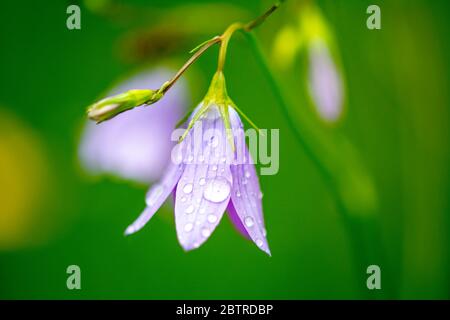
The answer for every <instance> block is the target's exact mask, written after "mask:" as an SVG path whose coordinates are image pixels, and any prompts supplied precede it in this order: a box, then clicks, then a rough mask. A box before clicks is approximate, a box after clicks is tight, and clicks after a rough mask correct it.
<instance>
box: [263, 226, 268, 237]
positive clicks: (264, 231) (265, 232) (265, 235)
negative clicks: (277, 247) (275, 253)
mask: <svg viewBox="0 0 450 320" xmlns="http://www.w3.org/2000/svg"><path fill="white" fill-rule="evenodd" d="M263 236H264V237H267V230H266V228H264V229H263Z"/></svg>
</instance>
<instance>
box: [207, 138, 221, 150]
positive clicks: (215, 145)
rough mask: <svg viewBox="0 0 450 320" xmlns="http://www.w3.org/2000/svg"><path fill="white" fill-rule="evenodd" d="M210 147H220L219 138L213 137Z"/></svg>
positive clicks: (209, 143) (210, 140)
mask: <svg viewBox="0 0 450 320" xmlns="http://www.w3.org/2000/svg"><path fill="white" fill-rule="evenodd" d="M208 145H210V146H211V147H212V148H216V147H217V146H218V145H219V138H218V137H217V136H212V137H211V138H210V139H209V141H208Z"/></svg>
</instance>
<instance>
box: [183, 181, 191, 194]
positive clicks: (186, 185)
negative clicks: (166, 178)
mask: <svg viewBox="0 0 450 320" xmlns="http://www.w3.org/2000/svg"><path fill="white" fill-rule="evenodd" d="M192 189H193V185H192V183H188V184H185V185H184V187H183V192H184V193H191V192H192Z"/></svg>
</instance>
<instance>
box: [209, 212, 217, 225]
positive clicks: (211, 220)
mask: <svg viewBox="0 0 450 320" xmlns="http://www.w3.org/2000/svg"><path fill="white" fill-rule="evenodd" d="M216 221H217V217H216V216H215V215H213V214H210V215H209V216H208V222H209V223H214V222H216Z"/></svg>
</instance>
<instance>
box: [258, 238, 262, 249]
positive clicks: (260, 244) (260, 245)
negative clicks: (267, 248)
mask: <svg viewBox="0 0 450 320" xmlns="http://www.w3.org/2000/svg"><path fill="white" fill-rule="evenodd" d="M256 245H257V246H258V247H260V248H261V247H262V246H263V241H262V240H261V239H256Z"/></svg>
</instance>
